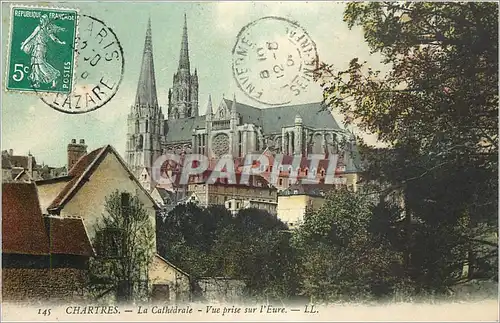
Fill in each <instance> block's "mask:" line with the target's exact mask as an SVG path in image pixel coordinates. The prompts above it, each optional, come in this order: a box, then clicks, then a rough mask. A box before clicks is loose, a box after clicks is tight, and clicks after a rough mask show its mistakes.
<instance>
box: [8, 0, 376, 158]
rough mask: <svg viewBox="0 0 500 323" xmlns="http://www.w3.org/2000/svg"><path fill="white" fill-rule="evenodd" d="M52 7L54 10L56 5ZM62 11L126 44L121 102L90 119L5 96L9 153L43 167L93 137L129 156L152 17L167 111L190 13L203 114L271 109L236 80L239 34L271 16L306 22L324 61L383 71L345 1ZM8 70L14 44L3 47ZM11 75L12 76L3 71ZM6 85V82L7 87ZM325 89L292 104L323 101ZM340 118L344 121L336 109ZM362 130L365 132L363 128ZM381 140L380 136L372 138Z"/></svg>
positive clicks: (94, 6) (313, 89) (105, 5)
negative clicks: (130, 120)
mask: <svg viewBox="0 0 500 323" xmlns="http://www.w3.org/2000/svg"><path fill="white" fill-rule="evenodd" d="M48 5H54V3H50V4H48ZM57 5H58V6H62V7H67V8H72V7H77V8H79V9H80V13H82V14H86V15H90V16H93V17H96V18H98V19H100V20H102V21H103V22H104V23H105V24H106V25H107V26H109V27H111V28H112V29H113V30H114V32H115V33H116V35H117V38H118V40H119V41H120V43H121V45H122V47H123V52H124V58H125V71H124V77H123V81H122V83H121V85H120V88H119V90H118V92H117V94H116V95H115V97H114V98H113V99H112V100H111V101H110V102H108V103H107V104H106V105H104V106H103V107H101V108H99V109H97V110H95V111H92V112H88V113H85V114H77V115H75V114H65V113H61V112H59V111H56V110H54V109H53V108H51V107H49V106H47V105H46V104H45V103H43V102H42V101H41V100H40V99H39V97H38V96H37V95H36V94H25V93H23V94H20V93H14V92H6V91H5V90H3V92H2V132H1V137H2V149H3V150H5V149H13V150H14V154H16V155H17V154H19V155H21V154H27V153H28V152H31V154H33V155H34V156H35V157H36V159H37V162H38V163H41V162H44V163H45V164H49V165H51V166H61V165H64V164H66V146H67V144H68V143H69V142H70V141H71V139H73V138H74V139H77V140H79V139H85V142H86V143H87V145H88V149H89V151H90V150H93V149H95V148H98V147H100V146H103V145H106V144H111V145H112V146H113V147H115V148H116V149H117V150H118V152H120V153H121V154H122V155H123V153H124V151H125V143H126V130H127V129H126V120H127V114H128V113H129V111H130V106H131V105H132V104H133V103H134V99H135V93H136V89H137V82H138V78H139V71H140V65H141V60H142V51H143V46H144V38H145V33H146V26H147V21H148V18H149V17H150V18H151V24H152V41H153V55H154V65H155V72H156V86H157V92H158V100H159V104H160V105H161V106H162V107H163V108H164V109H163V111H164V113H166V106H167V101H168V99H167V93H168V89H169V88H170V87H171V86H172V77H173V73H174V72H175V71H176V70H177V66H178V61H179V53H180V44H181V36H182V27H183V22H184V14H186V16H187V24H188V37H189V53H190V62H191V69H192V70H194V68H197V71H198V78H199V106H200V114H204V113H205V110H206V105H207V101H208V96H209V95H211V96H212V103H213V106H214V109H215V108H216V107H217V106H218V105H219V103H220V101H221V100H222V98H223V96H225V97H226V98H231V99H232V98H233V95H235V96H236V100H237V101H238V102H242V103H245V104H250V105H253V106H257V107H260V108H266V106H265V105H264V104H261V103H257V102H255V101H253V100H252V99H251V98H248V97H247V96H246V95H245V94H244V93H243V92H242V91H241V90H240V89H239V88H238V86H237V84H236V81H235V80H234V79H233V74H232V68H231V59H232V49H233V46H234V44H235V42H236V36H237V34H238V32H239V31H240V30H241V28H243V27H244V26H245V25H247V24H248V23H250V22H252V21H254V20H257V19H259V18H261V17H265V16H279V17H284V18H288V19H290V20H293V21H296V22H298V23H299V24H300V25H301V26H302V27H303V28H304V29H305V30H306V31H307V32H308V34H309V36H310V37H311V39H312V40H314V42H315V43H316V48H317V51H318V56H319V58H320V60H321V61H323V62H326V63H329V64H334V66H335V68H338V69H342V68H346V67H347V66H348V63H349V61H350V60H351V59H352V58H354V57H358V58H360V60H366V61H368V63H369V64H370V65H371V66H372V67H374V68H381V67H382V66H381V65H380V57H379V56H377V55H370V53H369V49H368V46H367V45H366V43H365V42H364V39H363V32H362V31H361V30H360V29H358V28H353V29H352V30H349V29H348V27H347V24H346V23H345V22H344V21H343V20H342V16H343V10H344V6H345V4H344V3H340V2H320V1H315V2H286V3H283V2H267V1H266V2H143V1H141V2H135V3H125V2H81V3H80V2H71V3H70V2H65V3H62V2H61V3H58V4H57ZM2 6H3V7H2V44H6V43H7V41H8V36H9V23H10V17H9V15H10V11H9V6H10V4H9V3H2ZM2 47H3V51H2V68H3V70H2V72H3V73H5V68H6V61H7V59H6V58H7V57H6V56H7V46H2ZM2 75H5V74H2ZM3 81H4V80H2V84H3ZM321 99H322V90H321V88H320V86H319V84H310V85H309V88H308V91H307V92H306V93H303V94H301V95H300V96H298V97H296V99H295V100H294V101H293V102H291V104H300V103H307V102H319V101H321ZM333 113H334V116H335V117H336V118H337V119H338V120H339V121H340V122H342V116H341V115H339V114H338V113H337V112H336V111H334V112H333ZM355 131H357V130H356V129H355ZM367 138H368V141H371V142H373V137H370V136H368V137H367Z"/></svg>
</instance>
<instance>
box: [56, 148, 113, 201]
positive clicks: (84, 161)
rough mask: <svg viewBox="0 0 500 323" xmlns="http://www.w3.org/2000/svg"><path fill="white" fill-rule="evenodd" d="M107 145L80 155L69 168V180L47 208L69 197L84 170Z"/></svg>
mask: <svg viewBox="0 0 500 323" xmlns="http://www.w3.org/2000/svg"><path fill="white" fill-rule="evenodd" d="M106 147H107V146H104V147H101V148H98V149H96V150H94V151H91V152H90V153H88V154H87V155H85V156H83V157H81V158H80V159H79V160H78V162H77V163H76V164H75V165H74V166H73V167H72V168H71V170H70V171H69V174H68V176H71V177H72V178H71V180H70V181H69V182H68V184H66V186H65V187H64V189H63V190H62V191H61V192H60V193H59V194H58V195H57V196H56V198H55V199H54V201H52V203H51V204H50V205H49V207H48V208H47V209H48V210H50V209H56V208H58V207H60V206H62V204H63V203H64V202H65V201H66V199H67V198H68V197H69V194H71V193H72V191H73V190H74V189H75V188H76V187H77V186H78V185H79V184H80V183H81V180H82V177H83V175H84V174H85V172H86V171H87V170H88V169H89V168H90V166H92V164H93V163H94V162H95V161H96V160H97V159H98V157H99V156H101V155H102V153H103V152H104V151H105V149H106Z"/></svg>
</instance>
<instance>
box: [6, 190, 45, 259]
mask: <svg viewBox="0 0 500 323" xmlns="http://www.w3.org/2000/svg"><path fill="white" fill-rule="evenodd" d="M2 252H3V253H18V254H30V255H48V253H49V238H48V235H47V232H46V231H45V227H44V223H43V219H42V211H41V210H40V205H39V203H38V194H37V191H36V186H35V185H34V184H31V183H4V184H2Z"/></svg>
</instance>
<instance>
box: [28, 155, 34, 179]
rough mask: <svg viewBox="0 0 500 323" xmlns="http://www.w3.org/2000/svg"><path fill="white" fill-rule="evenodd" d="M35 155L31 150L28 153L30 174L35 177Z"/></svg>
mask: <svg viewBox="0 0 500 323" xmlns="http://www.w3.org/2000/svg"><path fill="white" fill-rule="evenodd" d="M33 166H34V165H33V155H31V152H29V153H28V174H29V175H30V176H31V178H33Z"/></svg>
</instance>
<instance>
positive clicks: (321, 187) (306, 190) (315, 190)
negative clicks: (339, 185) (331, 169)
mask: <svg viewBox="0 0 500 323" xmlns="http://www.w3.org/2000/svg"><path fill="white" fill-rule="evenodd" d="M333 189H335V186H334V185H332V184H325V183H318V184H294V185H292V186H290V187H289V188H287V189H285V190H283V191H281V192H280V193H279V195H284V196H286V195H310V196H325V194H326V193H327V192H329V191H331V190H333Z"/></svg>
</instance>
